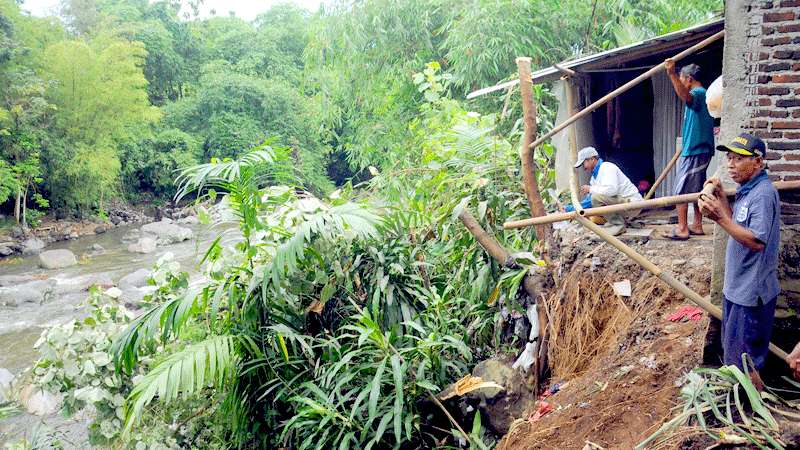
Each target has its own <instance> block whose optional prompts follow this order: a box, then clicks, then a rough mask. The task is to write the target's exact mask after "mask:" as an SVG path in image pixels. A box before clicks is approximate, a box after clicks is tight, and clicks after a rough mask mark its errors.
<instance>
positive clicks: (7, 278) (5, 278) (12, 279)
mask: <svg viewBox="0 0 800 450" xmlns="http://www.w3.org/2000/svg"><path fill="white" fill-rule="evenodd" d="M33 279H34V277H32V276H30V275H0V287H6V286H16V285H18V284H21V283H27V282H28V281H32V280H33Z"/></svg>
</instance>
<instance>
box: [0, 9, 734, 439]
mask: <svg viewBox="0 0 800 450" xmlns="http://www.w3.org/2000/svg"><path fill="white" fill-rule="evenodd" d="M177 6H178V5H176V4H174V3H173V2H156V3H152V4H150V3H149V2H147V1H144V0H91V1H90V0H81V1H78V0H67V1H65V2H64V15H65V17H64V18H65V22H64V24H62V23H59V22H55V21H49V20H43V19H35V18H31V17H28V16H25V15H23V14H20V13H19V8H18V6H17V5H16V4H15V3H14V2H13V1H11V0H0V30H5V34H0V36H5V37H4V38H3V39H6V40H7V41H8V42H9V43H10V45H11V47H10V48H11V50H9V51H7V52H5V53H0V58H5V59H0V77H3V81H4V83H5V82H6V80H8V83H6V84H4V86H8V87H5V88H4V91H3V96H2V101H3V102H4V103H3V104H2V105H0V106H1V107H2V108H3V109H0V120H2V122H0V125H1V126H2V127H3V128H2V130H0V151H2V153H1V154H0V156H1V157H2V159H0V174H4V173H6V172H8V173H13V174H15V175H14V177H13V178H11V179H10V181H8V182H2V183H0V196H2V195H3V194H4V193H5V195H6V196H11V197H12V198H13V197H15V194H17V193H19V195H16V196H19V197H21V198H23V197H27V196H28V195H29V194H28V193H36V194H39V197H40V198H41V199H42V200H48V199H49V200H50V202H51V204H52V205H53V206H54V207H57V208H66V209H69V210H71V211H76V212H80V213H83V214H90V213H92V212H93V211H97V210H98V209H101V208H102V207H103V202H104V201H106V200H107V199H108V198H109V197H112V196H127V197H129V198H140V199H144V198H146V197H147V196H151V197H155V198H161V199H171V198H175V199H178V200H180V199H192V198H196V199H198V200H210V202H209V203H207V204H210V203H216V205H215V206H214V207H213V208H214V211H206V210H201V214H200V217H201V218H202V220H204V221H206V222H208V221H209V220H211V219H210V218H212V217H214V218H216V219H214V221H213V222H214V223H213V225H215V226H217V227H218V228H216V229H217V230H224V229H227V230H229V231H227V232H225V233H222V234H220V237H219V238H218V239H217V240H215V241H214V242H213V243H212V244H211V246H210V248H208V249H207V251H206V252H205V256H204V258H203V262H202V270H203V275H204V279H203V281H202V282H201V283H198V284H193V285H190V284H189V283H188V282H187V277H186V275H185V274H182V273H180V272H179V271H176V270H173V269H174V266H172V265H171V264H170V263H169V261H161V262H160V263H159V267H158V268H157V270H156V272H155V273H156V275H155V277H154V279H153V280H152V284H153V285H154V286H156V291H155V293H154V294H153V295H151V296H148V297H147V300H148V302H149V303H150V304H149V305H148V306H149V307H148V308H147V309H145V310H144V311H142V312H141V314H140V315H138V316H137V317H135V318H128V316H127V315H126V314H124V308H121V307H120V306H119V305H116V304H115V303H114V302H113V295H110V294H109V293H108V292H106V293H105V294H103V293H99V292H97V293H94V294H93V297H92V299H93V300H92V301H93V302H95V306H96V312H95V313H94V315H93V316H92V317H91V318H89V319H87V321H84V322H82V323H74V324H68V325H66V326H65V327H66V328H65V329H58V328H56V329H54V330H59V331H53V330H50V331H49V332H46V333H45V335H44V337H43V339H42V342H41V348H42V351H43V352H44V353H45V355H44V358H43V359H42V360H41V361H40V362H39V364H38V366H37V369H36V373H37V376H38V377H40V378H39V381H40V383H41V384H45V385H49V387H51V388H55V389H57V390H61V391H63V392H64V393H65V394H66V396H67V399H68V405H70V406H74V407H82V406H85V405H86V404H93V405H94V406H95V408H96V409H97V411H98V414H97V418H96V421H95V424H94V425H93V428H92V430H93V439H94V440H95V442H96V443H99V444H103V443H105V442H108V441H109V440H114V441H115V442H117V443H119V445H120V446H127V447H130V448H142V447H141V446H142V445H144V446H145V447H147V446H153V445H155V442H156V441H154V440H153V436H158V437H161V438H162V439H160V440H157V443H158V444H159V445H163V446H167V447H176V446H183V447H191V446H197V447H202V448H227V447H232V448H248V447H250V448H278V447H285V448H312V447H314V448H399V447H402V448H431V447H437V446H438V447H442V446H450V447H459V446H470V447H472V448H484V447H488V446H490V445H491V441H492V437H490V436H487V435H486V434H485V433H484V432H483V430H482V428H481V420H482V419H481V417H480V414H474V415H473V419H471V420H472V422H471V423H472V426H471V427H468V429H470V430H471V432H469V433H468V436H463V435H462V434H461V433H460V432H459V431H457V430H454V429H452V428H453V426H452V424H451V423H450V422H448V420H447V419H446V418H444V417H443V415H442V414H440V410H439V409H437V407H436V405H435V404H433V403H431V401H432V400H431V399H432V394H436V393H437V392H439V390H440V389H442V388H444V387H445V386H446V385H447V384H449V383H451V382H453V381H454V380H456V379H458V378H459V377H461V376H463V375H464V374H466V373H467V372H468V371H469V370H470V369H471V368H472V367H473V365H474V364H475V362H476V361H477V360H479V359H480V358H485V357H487V356H491V355H493V354H495V353H497V352H500V351H502V347H503V346H504V345H511V346H514V345H516V344H518V343H516V342H514V340H513V337H509V336H508V335H507V334H503V333H502V331H503V330H502V323H503V321H502V320H500V317H501V316H502V314H512V313H514V314H519V313H521V311H519V308H520V307H519V305H518V304H517V295H518V286H519V283H520V280H521V278H522V275H523V274H524V272H525V271H526V270H527V268H526V267H525V265H526V264H535V263H536V262H535V261H531V260H530V259H520V260H518V262H519V263H520V264H521V266H522V267H521V268H518V269H514V270H510V269H503V268H501V267H499V266H498V265H497V264H496V263H495V262H494V261H492V260H491V259H490V258H488V257H487V256H486V255H485V253H484V252H483V251H482V250H481V248H480V247H479V246H478V245H477V244H476V242H475V241H474V239H473V238H472V236H471V235H470V234H469V233H468V232H467V231H466V230H465V229H464V227H463V226H462V225H461V223H460V222H459V221H458V219H457V218H456V217H457V216H458V213H459V211H461V210H463V209H465V208H467V209H469V210H470V211H472V212H473V214H474V215H475V217H476V218H477V219H478V220H479V222H481V223H482V224H483V225H484V226H485V227H486V228H487V229H488V230H490V231H492V232H493V233H494V234H495V235H496V237H497V238H498V239H499V240H500V241H501V243H502V244H503V245H504V246H505V247H506V248H509V249H512V250H523V251H524V250H529V249H531V248H532V247H533V241H534V239H535V236H534V235H533V231H532V230H531V229H527V230H521V231H520V230H517V231H504V230H503V229H502V226H501V223H502V222H503V221H505V220H508V219H513V218H520V217H523V216H525V215H526V211H527V204H526V199H525V196H524V194H522V192H521V189H520V175H519V169H518V167H519V162H518V159H519V157H518V146H519V141H520V133H521V132H520V124H519V120H518V119H519V115H520V111H519V108H518V107H517V106H515V105H517V104H518V103H519V101H518V99H512V101H511V102H510V103H509V105H510V106H509V108H508V109H507V110H506V112H505V113H504V114H501V115H498V114H495V112H496V111H499V110H500V109H501V107H502V106H500V105H498V104H496V103H495V102H496V101H498V100H497V99H482V100H480V101H479V102H476V103H472V104H469V103H466V102H465V101H463V95H464V94H465V93H466V92H467V91H469V90H471V89H473V88H475V87H479V86H484V85H489V84H493V83H495V82H496V81H500V80H501V79H503V78H506V77H508V76H510V75H512V74H513V72H514V61H513V59H514V58H513V57H514V56H516V55H519V54H527V55H530V56H532V57H534V58H535V61H536V64H537V65H544V64H547V63H549V62H553V61H556V60H560V59H563V58H566V57H569V56H572V55H576V54H580V53H584V52H590V51H594V50H597V49H600V48H605V47H609V46H612V45H616V44H618V43H621V42H624V41H623V38H624V39H628V38H630V37H631V36H633V35H636V36H640V35H653V34H656V33H661V32H666V31H671V30H672V29H674V28H676V27H681V26H685V25H689V24H691V23H694V22H695V21H699V20H702V19H704V18H708V17H709V15H710V13H711V11H713V10H714V9H715V8H719V6H720V5H719V2H716V1H711V0H708V1H694V2H689V1H670V2H668V1H648V2H643V1H642V2H639V1H622V0H607V1H596V2H594V3H591V2H585V1H578V0H575V1H572V0H568V1H566V2H564V1H560V2H556V1H549V0H530V1H517V0H512V1H492V2H484V1H479V2H473V3H465V4H463V5H452V4H446V3H443V2H440V1H438V0H407V1H403V2H395V1H388V0H366V1H359V2H352V3H350V2H348V3H345V2H337V3H334V4H332V5H326V6H325V7H324V8H323V9H321V11H320V12H318V13H316V14H310V13H308V12H306V11H303V10H300V9H298V8H295V7H292V6H288V5H282V6H277V7H275V8H273V9H271V10H270V11H268V12H267V13H265V14H263V15H261V16H259V18H258V19H257V20H255V21H253V22H252V23H248V22H245V21H242V20H240V19H237V18H235V17H225V18H222V17H212V18H207V19H200V18H197V17H193V16H192V15H191V13H190V14H189V17H184V18H179V16H178V8H177ZM681 8H683V9H681ZM4 24H6V25H7V26H6V25H4ZM20 30H24V34H23V32H22V31H20ZM637 33H638V34H637ZM66 55H69V56H66ZM12 88H13V89H12ZM87 92H88V93H91V94H92V95H87V94H86V93H87ZM535 96H536V101H537V102H538V103H540V104H541V105H542V107H541V109H540V114H539V116H538V120H539V121H540V128H542V129H546V128H548V127H550V126H552V120H553V116H554V114H553V108H552V106H553V100H552V96H551V95H550V93H549V91H548V89H547V87H545V86H537V87H536V89H535ZM110 103H111V104H110ZM17 104H20V105H21V106H20V107H16V106H15V105H17ZM16 117H19V118H20V119H19V120H16ZM534 158H535V161H536V163H537V165H538V166H539V168H540V170H539V171H537V175H538V177H539V180H538V182H539V186H540V188H541V190H542V191H543V195H545V197H547V198H546V199H545V200H546V201H550V200H552V196H554V195H555V192H553V179H554V176H553V172H552V170H553V169H552V166H553V165H552V158H553V149H552V147H551V146H549V145H543V146H541V147H539V148H538V149H537V150H536V154H535V155H534ZM23 166H24V167H29V168H27V169H24V170H22V169H20V167H23ZM17 174H24V175H25V176H24V177H23V176H21V175H17ZM176 175H177V183H176V184H173V183H171V180H172V179H173V178H174V177H175V176H176ZM78 177H81V178H78ZM77 179H80V180H84V179H86V180H89V182H88V183H87V182H80V183H78V182H77V181H75V180H77ZM30 196H31V197H33V194H30ZM173 196H174V197H173ZM4 200H5V199H4V198H0V201H4ZM11 202H14V200H11ZM21 202H22V203H24V202H25V200H21ZM17 203H19V202H17ZM225 222H227V224H226V223H225ZM209 225H212V224H211V223H209ZM167 269H168V270H167ZM497 305H502V309H501V308H498V307H497ZM111 331H114V332H115V333H114V339H113V344H112V345H110V346H109V345H108V340H107V337H108V336H110V335H111V334H112V333H111ZM73 333H78V335H79V338H75V339H72V340H70V337H69V336H72V335H73ZM512 334H513V333H512ZM65 336H66V337H65ZM98 336H100V337H101V338H99V337H98ZM65 339H66V341H65ZM78 352H81V356H80V357H79V358H78V359H79V360H80V365H79V366H78V367H77V369H76V368H74V367H72V363H71V362H70V360H65V359H64V355H69V354H77V353H78ZM106 357H110V358H111V359H112V361H107V360H106ZM98 360H99V361H98ZM87 361H89V362H88V363H87ZM67 366H69V371H68V370H67V369H66V368H67ZM87 367H89V369H87ZM107 379H108V381H106V380H107ZM120 396H124V397H125V401H124V406H122V407H121V408H120V406H121V403H120V402H119V400H120ZM215 439H216V440H215ZM140 444H141V445H140Z"/></svg>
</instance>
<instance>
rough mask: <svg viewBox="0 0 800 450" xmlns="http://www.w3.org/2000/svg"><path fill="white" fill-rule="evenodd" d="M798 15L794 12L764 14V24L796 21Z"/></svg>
mask: <svg viewBox="0 0 800 450" xmlns="http://www.w3.org/2000/svg"><path fill="white" fill-rule="evenodd" d="M795 16H796V14H795V13H794V12H792V11H787V12H779V13H768V14H764V22H783V21H785V20H794V18H795Z"/></svg>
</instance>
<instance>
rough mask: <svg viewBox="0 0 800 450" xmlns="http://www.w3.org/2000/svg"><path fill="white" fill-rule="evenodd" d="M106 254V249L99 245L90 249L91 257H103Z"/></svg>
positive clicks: (93, 245)
mask: <svg viewBox="0 0 800 450" xmlns="http://www.w3.org/2000/svg"><path fill="white" fill-rule="evenodd" d="M105 252H106V249H104V248H103V246H102V245H100V244H97V243H95V244H92V245H91V247H89V255H90V256H98V255H102V254H103V253H105Z"/></svg>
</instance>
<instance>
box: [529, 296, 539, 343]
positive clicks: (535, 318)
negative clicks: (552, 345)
mask: <svg viewBox="0 0 800 450" xmlns="http://www.w3.org/2000/svg"><path fill="white" fill-rule="evenodd" d="M536 308H537V304H536V303H534V304H532V305H530V306H528V310H527V311H526V313H527V315H528V321H530V323H531V333H530V335H529V336H528V341H531V342H533V341H534V340H535V339H536V338H538V337H539V312H538V311H537V309H536Z"/></svg>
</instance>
